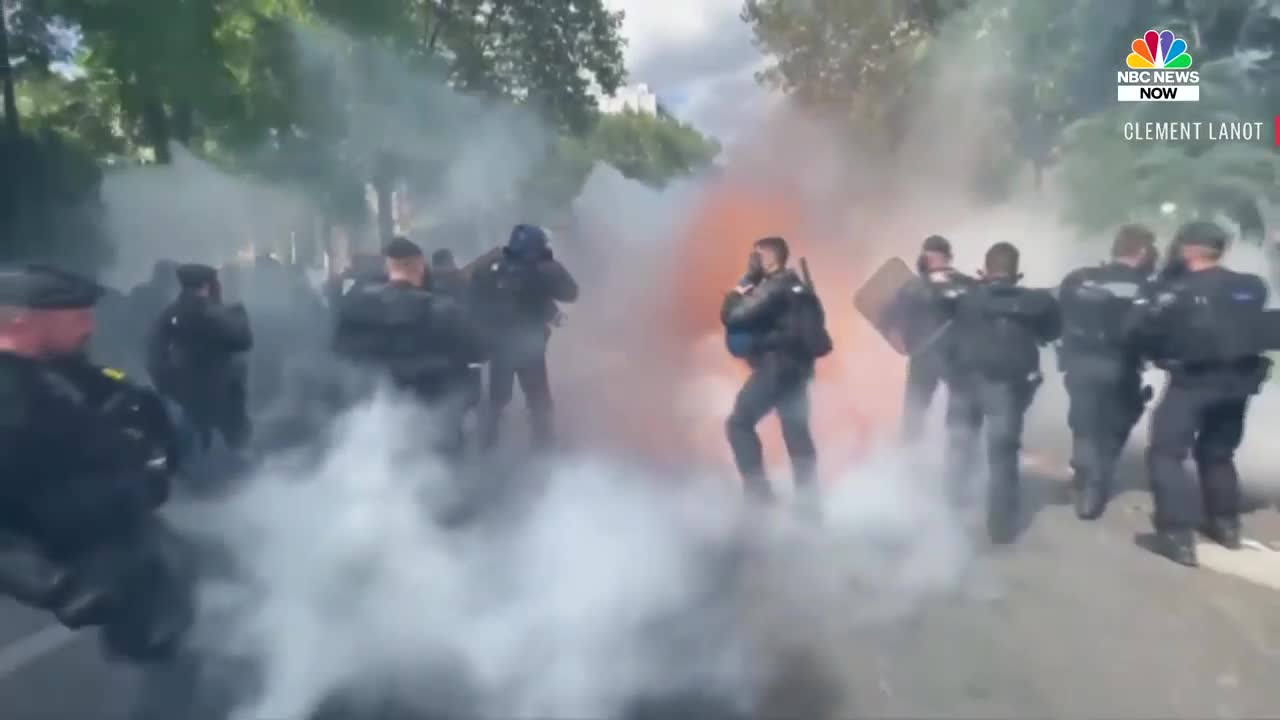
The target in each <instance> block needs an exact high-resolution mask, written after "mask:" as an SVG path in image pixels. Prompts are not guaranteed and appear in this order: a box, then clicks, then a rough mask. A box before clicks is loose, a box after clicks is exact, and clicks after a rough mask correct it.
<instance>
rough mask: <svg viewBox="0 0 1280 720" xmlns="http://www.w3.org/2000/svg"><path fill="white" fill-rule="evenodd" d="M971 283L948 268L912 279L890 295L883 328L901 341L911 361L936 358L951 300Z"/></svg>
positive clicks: (964, 290) (938, 356)
mask: <svg viewBox="0 0 1280 720" xmlns="http://www.w3.org/2000/svg"><path fill="white" fill-rule="evenodd" d="M975 283H976V281H975V280H974V279H973V278H971V277H969V276H967V275H965V274H963V273H960V272H957V271H956V270H952V269H950V268H947V269H944V270H937V271H935V272H932V273H929V274H928V275H922V276H920V277H918V278H916V279H915V280H914V281H912V282H910V283H908V284H907V285H905V286H904V287H903V288H902V289H901V290H899V291H898V293H897V295H895V296H894V298H893V301H892V302H891V303H890V305H889V308H888V309H887V310H886V312H885V325H886V328H885V329H887V330H891V331H893V332H896V333H897V334H898V335H899V337H901V338H902V344H903V347H904V348H906V350H907V353H908V354H910V355H911V356H912V359H913V360H922V359H927V360H935V359H940V358H941V356H942V354H943V353H942V348H943V342H942V336H943V334H944V333H945V332H946V331H947V330H948V329H949V328H948V327H947V324H948V323H949V322H951V319H952V317H953V315H954V314H955V307H954V306H955V301H956V299H957V298H958V297H959V296H960V295H962V294H963V293H964V292H966V291H967V290H968V289H969V288H971V287H973V285H974V284H975Z"/></svg>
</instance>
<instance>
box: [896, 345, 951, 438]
mask: <svg viewBox="0 0 1280 720" xmlns="http://www.w3.org/2000/svg"><path fill="white" fill-rule="evenodd" d="M941 382H942V363H941V360H939V359H938V358H935V357H933V356H927V357H913V358H911V360H910V361H909V362H908V363H907V386H906V392H905V397H903V400H902V439H903V440H906V441H908V442H911V441H914V440H916V439H918V438H919V437H920V433H921V431H923V430H924V422H925V417H926V416H927V415H928V414H929V405H930V403H932V402H933V396H934V394H935V393H936V392H937V390H938V385H939V384H941Z"/></svg>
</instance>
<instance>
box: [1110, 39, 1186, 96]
mask: <svg viewBox="0 0 1280 720" xmlns="http://www.w3.org/2000/svg"><path fill="white" fill-rule="evenodd" d="M1130 48H1132V50H1133V52H1131V53H1129V57H1128V58H1126V59H1125V65H1127V66H1128V67H1127V68H1126V69H1124V70H1121V71H1119V72H1118V73H1117V74H1116V76H1117V77H1116V93H1117V94H1116V99H1117V100H1119V101H1120V102H1151V101H1159V102H1171V101H1181V102H1186V101H1191V102H1195V101H1197V100H1199V99H1200V73H1198V72H1196V71H1195V70H1190V69H1189V68H1190V67H1191V53H1189V52H1187V41H1186V40H1183V39H1182V38H1180V37H1178V36H1176V35H1174V34H1173V31H1172V30H1148V31H1147V32H1146V34H1144V35H1143V36H1142V37H1140V38H1138V39H1137V40H1134V41H1133V44H1132V45H1130Z"/></svg>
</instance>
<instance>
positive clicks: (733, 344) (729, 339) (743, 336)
mask: <svg viewBox="0 0 1280 720" xmlns="http://www.w3.org/2000/svg"><path fill="white" fill-rule="evenodd" d="M753 340H754V338H753V337H752V335H751V333H749V332H743V331H741V330H737V331H726V332H725V334H724V344H725V347H726V348H728V350H729V354H730V355H732V356H733V357H736V358H739V359H741V358H745V357H747V356H748V355H750V354H751V348H752V346H753V345H754V344H755V343H754V342H753Z"/></svg>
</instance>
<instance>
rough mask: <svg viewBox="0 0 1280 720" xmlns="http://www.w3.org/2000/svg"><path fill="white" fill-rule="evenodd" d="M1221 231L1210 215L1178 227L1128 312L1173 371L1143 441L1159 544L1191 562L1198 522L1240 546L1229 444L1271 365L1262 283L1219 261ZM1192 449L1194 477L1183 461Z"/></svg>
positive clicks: (1235, 440)
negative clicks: (1262, 324)
mask: <svg viewBox="0 0 1280 720" xmlns="http://www.w3.org/2000/svg"><path fill="white" fill-rule="evenodd" d="M1227 240H1228V236H1227V233H1226V231H1225V230H1223V229H1222V228H1221V227H1219V226H1218V225H1216V224H1214V223H1212V222H1206V221H1195V222H1190V223H1187V224H1186V225H1183V226H1182V227H1181V228H1179V230H1178V232H1177V234H1176V235H1175V236H1174V240H1173V243H1172V249H1171V252H1170V257H1169V258H1168V261H1167V262H1168V265H1167V266H1166V268H1165V269H1164V271H1163V272H1162V273H1161V275H1160V278H1159V281H1158V282H1157V283H1156V285H1155V286H1154V287H1153V288H1152V292H1151V293H1149V294H1148V296H1147V297H1144V298H1141V299H1139V300H1138V301H1137V302H1136V303H1135V307H1134V314H1133V316H1132V321H1133V324H1132V331H1133V332H1134V334H1135V337H1136V338H1137V339H1138V340H1139V341H1140V342H1141V343H1142V346H1143V347H1144V349H1145V350H1146V351H1147V352H1148V353H1149V355H1150V357H1152V359H1153V360H1154V361H1155V363H1156V365H1157V367H1160V368H1162V369H1164V370H1167V371H1168V375H1169V377H1168V383H1167V384H1166V386H1165V390H1164V394H1163V395H1162V396H1161V398H1160V401H1159V403H1158V404H1157V405H1156V407H1155V409H1154V410H1153V411H1152V414H1151V440H1150V446H1149V447H1148V449H1147V472H1148V475H1149V478H1150V482H1151V490H1152V499H1153V501H1154V504H1155V515H1154V518H1153V520H1154V524H1155V530H1156V535H1155V540H1156V544H1157V547H1156V549H1157V550H1158V551H1159V552H1160V553H1162V554H1164V555H1165V556H1167V557H1169V558H1170V559H1171V560H1173V561H1175V562H1177V563H1180V564H1183V565H1187V566H1195V565H1196V564H1197V558H1196V548H1195V535H1194V533H1195V530H1196V529H1197V528H1199V529H1200V530H1201V531H1202V532H1203V533H1204V534H1205V535H1206V536H1207V537H1208V538H1210V539H1211V540H1214V541H1215V542H1217V543H1219V544H1221V545H1223V546H1224V547H1227V548H1229V549H1237V548H1239V547H1240V542H1241V535H1240V478H1239V476H1238V475H1237V473H1236V467H1235V451H1236V448H1238V447H1239V445H1240V440H1241V438H1242V437H1243V435H1244V423H1245V411H1246V408H1247V407H1248V403H1249V398H1250V397H1251V396H1252V395H1254V394H1256V393H1257V392H1259V390H1260V389H1261V387H1262V383H1263V382H1264V381H1265V380H1266V377H1267V374H1268V372H1269V370H1270V361H1269V360H1267V359H1266V358H1265V357H1264V356H1263V355H1262V352H1261V351H1262V347H1261V341H1260V339H1259V336H1258V328H1259V321H1260V320H1261V318H1262V317H1263V315H1264V312H1263V309H1264V307H1265V306H1266V303H1267V286H1266V284H1265V283H1264V282H1263V280H1262V278H1260V277H1258V276H1257V275H1251V274H1247V273H1239V272H1234V271H1232V270H1228V269H1227V268H1225V267H1223V266H1222V265H1221V264H1220V263H1221V259H1222V255H1223V253H1224V252H1225V251H1226V247H1227ZM1188 455H1190V456H1191V457H1192V458H1193V459H1194V460H1195V463H1196V469H1197V470H1198V474H1199V478H1198V482H1197V481H1196V480H1194V479H1192V478H1190V477H1188V476H1187V474H1186V472H1185V470H1184V469H1183V463H1184V462H1185V461H1186V459H1187V456H1188Z"/></svg>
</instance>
